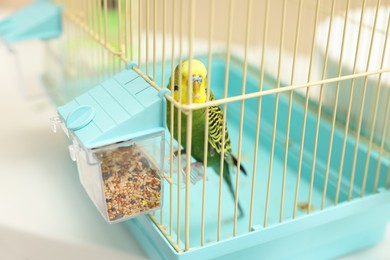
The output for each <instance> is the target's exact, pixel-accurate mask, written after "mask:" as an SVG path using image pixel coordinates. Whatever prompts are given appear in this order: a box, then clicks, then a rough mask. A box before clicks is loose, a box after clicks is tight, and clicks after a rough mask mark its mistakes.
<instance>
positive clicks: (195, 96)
mask: <svg viewBox="0 0 390 260" xmlns="http://www.w3.org/2000/svg"><path fill="white" fill-rule="evenodd" d="M191 66H192V68H191V75H190V72H189V61H184V62H183V63H181V75H180V74H179V73H180V67H179V65H178V66H177V67H176V69H175V81H174V84H175V85H174V98H175V100H176V101H179V92H181V103H182V104H185V103H187V97H188V91H192V103H204V102H206V86H207V82H206V80H207V69H206V67H205V65H204V64H203V63H202V62H201V61H199V60H192V63H191ZM180 77H181V85H180V84H179V83H180V82H179V79H180ZM189 80H191V81H192V89H191V90H189V87H190V86H189V85H188V81H189ZM180 87H181V91H179V88H180Z"/></svg>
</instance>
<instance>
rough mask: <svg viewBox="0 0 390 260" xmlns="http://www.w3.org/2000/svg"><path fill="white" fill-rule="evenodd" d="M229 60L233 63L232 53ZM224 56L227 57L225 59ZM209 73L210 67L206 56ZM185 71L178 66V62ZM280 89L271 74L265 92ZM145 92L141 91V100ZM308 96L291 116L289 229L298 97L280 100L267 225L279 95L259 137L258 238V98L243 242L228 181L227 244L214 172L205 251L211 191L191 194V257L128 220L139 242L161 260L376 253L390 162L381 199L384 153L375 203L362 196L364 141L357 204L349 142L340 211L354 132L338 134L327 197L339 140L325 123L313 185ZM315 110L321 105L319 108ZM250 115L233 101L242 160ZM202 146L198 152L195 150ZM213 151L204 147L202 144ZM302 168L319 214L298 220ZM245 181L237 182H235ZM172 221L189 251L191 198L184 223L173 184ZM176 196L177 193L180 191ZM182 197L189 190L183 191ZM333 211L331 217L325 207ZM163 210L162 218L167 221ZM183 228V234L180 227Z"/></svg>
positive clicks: (254, 86) (249, 107)
mask: <svg viewBox="0 0 390 260" xmlns="http://www.w3.org/2000/svg"><path fill="white" fill-rule="evenodd" d="M223 56H224V55H223ZM220 57H221V56H220ZM220 57H217V55H216V57H213V60H212V64H211V68H212V77H211V84H210V85H211V89H212V91H213V93H214V95H215V96H216V97H217V98H221V97H223V95H224V83H225V71H226V61H225V60H224V59H223V58H220ZM200 59H201V60H202V61H203V62H204V63H205V65H206V67H207V59H202V58H200ZM166 64H168V65H167V66H165V69H166V70H165V73H166V74H165V82H163V83H162V82H159V80H160V79H161V78H162V77H161V74H159V73H161V71H162V69H161V66H157V68H156V71H157V77H156V79H157V82H156V83H157V84H158V85H160V86H161V85H163V86H166V85H167V83H168V81H169V77H170V74H171V68H170V67H169V64H171V63H170V62H169V61H167V62H166ZM175 64H177V62H175ZM242 68H243V67H242V63H240V61H237V60H232V62H231V64H230V69H229V82H228V83H229V84H228V96H229V97H232V96H237V95H241V85H242V82H243V77H242V74H243V69H242ZM276 84H277V81H276V80H275V79H273V78H271V77H269V76H267V75H265V78H264V86H263V87H264V89H270V88H272V87H274V86H275V85H276ZM258 89H259V74H258V73H248V74H247V79H246V93H254V92H256V91H258ZM141 93H143V92H139V94H141ZM298 95H299V93H298V92H296V91H294V97H295V98H294V99H293V103H292V111H291V125H290V133H289V134H290V135H289V153H288V160H287V168H286V178H285V190H284V204H283V223H280V210H281V199H282V182H283V170H284V159H285V141H286V128H287V117H288V114H287V113H288V102H289V93H286V94H279V96H278V102H279V103H278V112H277V116H278V119H277V124H276V138H275V147H274V157H273V170H272V176H271V182H270V193H269V205H268V216H267V227H266V228H263V226H262V225H263V224H264V215H265V214H264V209H265V202H266V194H267V189H268V187H267V185H268V176H269V167H270V151H271V145H272V134H273V125H274V118H275V112H274V107H275V102H276V95H266V96H263V97H262V99H261V100H262V112H261V125H260V133H259V146H258V151H257V152H258V156H257V158H255V160H257V162H258V164H257V168H256V172H255V174H256V183H255V189H256V194H255V197H254V199H255V200H254V201H255V205H254V212H253V219H252V226H251V228H252V229H253V231H251V232H248V223H249V212H250V200H251V188H250V187H251V181H252V177H253V176H252V174H253V160H254V158H253V154H254V145H255V144H254V140H255V137H256V124H257V122H256V121H257V111H258V110H257V109H258V98H251V99H248V100H246V101H245V102H244V105H245V113H244V117H243V118H242V119H243V132H242V158H241V163H242V164H243V165H244V166H245V168H246V170H247V172H248V175H249V176H243V175H241V176H240V186H239V198H240V203H241V204H242V207H243V209H244V212H245V214H244V216H243V217H241V218H240V219H238V221H237V224H236V231H237V236H236V237H234V238H233V237H232V230H233V225H234V223H233V209H234V200H233V199H232V198H231V196H230V195H229V191H228V189H227V187H226V183H225V182H224V183H223V187H222V194H223V197H222V201H223V202H222V207H221V216H222V217H221V218H222V220H221V222H222V223H221V229H220V234H221V241H219V242H217V241H216V239H217V232H218V230H217V227H218V226H217V217H216V216H217V214H218V198H219V188H218V185H219V175H218V174H215V173H214V171H213V170H212V169H211V168H208V169H207V179H208V180H207V185H205V189H206V201H205V207H204V210H205V218H204V225H205V232H204V234H203V235H204V241H205V243H206V245H205V246H203V247H202V246H201V236H202V234H201V228H200V227H201V224H202V219H201V216H202V214H201V212H202V205H201V204H202V203H201V202H200V200H199V194H202V192H203V185H202V183H201V182H200V183H197V184H195V185H193V186H191V188H190V191H189V219H190V223H189V247H190V248H191V250H189V251H188V252H180V253H177V252H176V251H175V250H174V249H173V248H172V246H171V245H170V243H169V242H168V241H167V239H166V238H165V237H164V235H163V234H162V233H161V231H160V230H159V229H158V228H157V227H156V225H154V223H153V222H152V221H151V220H150V219H149V218H147V217H140V218H137V219H134V220H132V221H128V222H126V224H128V226H129V227H130V228H131V231H132V232H133V233H134V234H135V236H136V237H137V239H138V240H139V242H140V244H141V245H142V246H143V247H144V248H145V250H146V252H147V253H148V254H149V256H150V258H151V259H186V260H188V259H238V258H242V259H334V258H336V257H338V256H341V255H343V254H346V253H350V252H353V251H355V250H359V249H362V248H364V247H367V246H371V245H373V244H375V243H377V242H378V241H380V240H381V239H382V236H383V231H384V229H385V226H386V223H387V222H388V221H389V220H390V191H389V190H385V189H384V187H385V186H386V177H387V175H388V172H389V167H390V166H389V164H390V162H389V158H388V156H383V157H382V158H381V162H380V165H379V167H380V168H379V179H378V187H380V189H379V191H378V192H374V189H373V187H374V181H375V174H376V170H377V168H376V166H377V164H378V154H377V153H376V152H375V151H374V149H372V150H371V153H370V154H369V174H368V176H367V186H366V193H365V197H363V198H361V197H360V191H361V189H362V180H363V174H364V168H365V163H366V156H367V145H366V144H365V143H364V142H360V143H359V145H358V155H357V162H356V172H355V181H354V183H353V184H352V185H353V186H352V189H353V192H352V200H351V201H348V191H349V188H350V179H351V167H352V162H353V155H354V145H355V141H356V140H355V138H354V136H353V135H348V136H347V148H346V154H345V158H344V160H345V163H344V166H343V169H344V171H343V174H342V175H341V188H340V197H339V204H338V205H337V206H334V201H335V196H336V195H335V194H336V186H337V181H338V177H339V176H338V169H339V167H340V155H341V145H342V142H343V138H344V131H343V130H344V129H342V128H339V127H336V129H335V131H334V133H333V148H332V149H333V150H332V157H331V160H330V172H329V180H328V186H327V192H326V193H325V195H324V193H323V191H324V183H325V169H326V164H327V159H328V158H327V157H328V149H329V140H330V137H331V124H330V122H329V121H328V120H326V118H324V117H323V118H321V122H320V125H319V135H318V136H319V140H318V148H317V151H316V152H317V153H316V165H315V172H314V177H313V183H311V173H312V162H313V153H314V141H315V134H316V132H315V131H316V127H315V126H316V122H317V110H315V109H313V108H315V106H314V105H313V104H310V106H309V110H308V111H307V121H306V123H307V124H306V129H305V131H306V135H305V140H304V141H305V142H304V147H303V149H304V151H303V158H302V161H299V152H300V145H301V141H302V140H301V138H302V123H303V120H304V111H305V104H304V100H303V102H302V99H299V96H298ZM312 105H313V106H312ZM240 109H241V102H240V101H237V102H232V103H229V104H228V105H227V124H228V129H229V135H230V140H231V144H232V152H233V154H237V150H238V144H237V143H238V142H237V140H238V137H239V135H240V127H239V125H240V120H241V118H240ZM193 145H198V144H193ZM202 147H203V146H202ZM300 162H301V163H302V167H301V172H300V173H301V175H300V187H299V192H298V202H299V203H300V202H307V201H308V196H309V192H310V191H311V192H312V200H311V204H312V206H313V208H312V210H313V212H312V213H311V214H307V210H304V209H298V210H297V216H296V218H293V203H294V198H295V195H296V183H297V173H298V165H299V163H300ZM233 176H235V177H236V175H233ZM165 188H166V190H165V193H164V194H165V197H164V201H165V203H167V204H165V206H164V218H163V219H164V222H163V223H162V225H163V226H166V227H167V229H166V230H169V229H170V227H169V225H170V223H169V222H170V218H171V217H172V223H173V226H172V234H171V239H172V240H173V241H175V242H176V241H177V240H178V235H177V233H178V232H180V238H179V244H180V245H181V247H182V248H183V247H184V243H185V237H186V234H185V221H184V217H183V215H184V210H185V200H184V199H183V200H181V201H180V208H181V211H180V213H181V214H180V215H181V221H180V222H179V221H178V215H179V214H178V210H177V204H176V202H177V201H178V192H173V194H172V200H173V202H174V203H173V207H172V212H171V210H170V206H169V203H168V202H169V200H170V196H169V194H170V191H169V185H166V186H165ZM174 188H177V186H176V184H175V183H174ZM182 191H183V192H181V193H180V194H181V196H182V198H183V197H184V195H185V189H183V190H182ZM323 196H324V197H323ZM323 198H324V199H325V200H324V206H325V208H324V209H321V204H322V199H323ZM160 217H161V215H160V213H159V212H157V213H156V219H158V220H159V219H160ZM179 227H180V229H179Z"/></svg>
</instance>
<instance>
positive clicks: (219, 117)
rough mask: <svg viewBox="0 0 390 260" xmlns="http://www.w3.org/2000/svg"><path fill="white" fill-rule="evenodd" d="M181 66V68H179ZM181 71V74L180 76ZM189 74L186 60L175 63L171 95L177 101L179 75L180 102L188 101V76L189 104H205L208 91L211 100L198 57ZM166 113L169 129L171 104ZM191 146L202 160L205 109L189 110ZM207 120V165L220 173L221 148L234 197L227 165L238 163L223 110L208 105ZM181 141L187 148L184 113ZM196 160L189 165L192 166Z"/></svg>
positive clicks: (240, 214)
mask: <svg viewBox="0 0 390 260" xmlns="http://www.w3.org/2000/svg"><path fill="white" fill-rule="evenodd" d="M179 66H181V70H179ZM180 72H181V75H180ZM191 74H192V75H189V62H188V61H184V62H182V64H181V65H180V64H179V65H177V67H176V69H175V72H174V81H173V84H174V86H173V88H172V86H171V83H172V81H171V79H170V80H169V83H168V89H170V90H172V89H173V91H174V93H173V96H174V99H175V100H176V101H179V93H180V92H179V87H180V85H179V79H180V77H181V99H180V102H181V103H182V104H186V103H187V95H188V91H190V90H189V87H188V78H189V77H190V78H191V80H192V103H205V102H206V100H207V91H210V96H209V100H214V99H215V98H214V95H213V93H212V92H211V90H207V69H206V67H205V65H204V64H203V63H202V62H201V61H198V60H192V73H191ZM167 110H168V113H167V121H168V122H167V125H168V128H169V130H171V129H170V126H171V124H170V121H171V116H170V113H171V111H170V110H171V109H170V103H169V102H168V108H167ZM192 113H193V114H192V145H191V155H192V156H193V157H194V158H195V159H196V160H197V162H198V164H199V162H201V163H203V160H204V139H205V136H204V131H205V117H206V109H205V108H204V109H197V110H193V112H192ZM207 116H208V119H209V121H208V122H209V123H208V125H209V128H208V132H209V135H208V157H207V166H208V167H211V168H213V169H214V171H215V172H216V173H217V174H219V173H220V165H221V163H220V160H221V151H222V149H224V166H223V178H224V180H225V181H226V183H227V186H228V188H229V191H230V193H231V195H232V196H233V199H235V191H234V188H233V184H232V179H231V175H230V169H229V168H230V167H229V166H233V165H235V166H237V159H236V158H235V157H234V156H233V155H232V151H231V150H232V149H231V143H230V138H229V134H228V130H227V127H226V124H225V125H223V112H222V110H221V108H220V107H219V106H211V107H210V108H209V112H208V115H207ZM177 120H178V118H177V108H176V107H175V109H174V123H175V127H174V133H173V135H174V138H175V139H176V140H177V137H178V132H177V131H178V130H177ZM181 126H182V127H181V144H182V146H183V147H184V150H183V152H185V148H186V136H187V135H186V133H187V129H186V126H187V116H186V115H185V114H182V123H181ZM223 127H225V144H224V147H222V134H223V133H222V131H223ZM195 164H196V163H193V164H192V165H191V167H192V166H194V165H195ZM240 170H241V171H242V172H243V173H244V174H245V175H246V170H245V168H244V167H243V166H242V165H240ZM238 210H239V216H243V209H242V207H241V205H240V203H239V202H238Z"/></svg>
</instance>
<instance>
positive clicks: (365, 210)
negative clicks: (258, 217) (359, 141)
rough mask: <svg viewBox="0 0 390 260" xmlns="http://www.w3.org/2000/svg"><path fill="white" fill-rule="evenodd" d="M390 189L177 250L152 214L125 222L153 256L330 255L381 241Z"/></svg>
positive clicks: (297, 256)
mask: <svg viewBox="0 0 390 260" xmlns="http://www.w3.org/2000/svg"><path fill="white" fill-rule="evenodd" d="M389 202H390V191H388V190H382V191H381V192H379V193H377V194H374V195H370V196H367V197H365V198H360V199H356V200H353V201H350V202H345V203H342V204H339V205H338V206H337V207H333V208H329V209H325V210H323V211H320V212H316V213H313V214H310V215H307V216H303V217H300V218H298V219H294V220H290V221H286V222H284V223H282V224H278V225H274V226H270V227H267V228H265V229H259V230H256V231H253V232H250V233H248V234H245V235H242V236H237V237H235V238H230V239H227V240H224V241H220V242H218V243H213V244H209V245H206V246H204V247H201V248H195V249H192V250H189V251H187V252H182V253H177V252H176V251H175V250H174V249H173V248H172V246H171V245H170V244H169V242H168V241H167V240H166V238H165V237H164V236H163V235H162V233H161V232H160V231H159V230H158V228H157V227H156V226H155V225H154V224H153V223H152V221H151V220H150V219H149V217H148V216H144V217H140V218H137V219H133V220H131V221H127V222H126V224H127V226H128V228H129V229H130V230H131V232H132V233H133V234H134V235H135V237H136V238H137V239H138V241H139V243H140V245H141V246H142V247H143V248H144V249H145V252H146V253H147V254H148V255H149V257H151V259H180V260H183V259H185V260H188V259H210V258H216V259H218V258H220V259H222V258H223V259H237V258H238V257H240V258H244V259H330V258H335V257H339V256H342V255H346V254H349V253H352V252H355V251H358V250H362V249H364V248H367V247H370V246H372V245H375V244H377V243H378V242H380V241H381V240H382V239H383V235H384V231H385V226H386V223H387V222H388V221H389V219H390V207H389Z"/></svg>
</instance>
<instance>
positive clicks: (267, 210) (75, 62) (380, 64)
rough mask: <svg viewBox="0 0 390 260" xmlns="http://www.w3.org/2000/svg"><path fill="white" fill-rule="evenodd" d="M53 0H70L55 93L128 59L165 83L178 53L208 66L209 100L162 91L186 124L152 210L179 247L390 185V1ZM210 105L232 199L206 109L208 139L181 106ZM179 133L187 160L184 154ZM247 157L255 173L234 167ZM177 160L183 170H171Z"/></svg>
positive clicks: (78, 87)
mask: <svg viewBox="0 0 390 260" xmlns="http://www.w3.org/2000/svg"><path fill="white" fill-rule="evenodd" d="M55 2H57V3H59V4H61V5H63V7H64V9H63V12H64V18H63V19H64V35H63V38H62V39H61V41H58V42H55V43H49V47H48V48H49V49H51V50H55V51H51V52H50V53H53V52H56V53H57V55H59V57H61V62H59V63H58V64H57V66H58V67H60V69H57V70H60V71H62V73H63V75H64V76H63V78H64V80H63V81H64V82H63V83H62V87H61V88H59V90H58V95H57V96H56V101H57V102H58V103H65V102H66V101H69V100H70V99H72V98H73V97H75V96H77V95H78V94H80V93H82V92H83V91H85V90H86V88H88V87H91V86H93V85H94V84H95V83H97V82H99V81H101V80H103V79H104V78H107V77H110V76H112V75H114V74H115V73H116V72H119V71H120V70H122V69H124V68H125V67H126V65H127V64H128V63H129V62H130V61H135V62H136V63H137V66H135V67H133V69H134V70H135V71H136V72H137V73H138V74H139V75H140V76H141V77H143V78H144V79H145V80H146V81H147V82H148V83H149V84H150V85H152V86H153V87H155V88H156V89H158V90H160V89H162V88H166V87H167V86H168V83H169V80H170V78H171V77H172V75H173V70H174V68H175V67H176V65H177V64H180V63H181V62H183V61H184V60H190V63H189V64H190V65H189V71H190V73H189V74H190V75H191V70H192V69H193V68H192V62H191V60H192V59H194V58H196V59H200V60H202V61H203V62H204V63H205V65H206V67H207V70H208V75H207V79H208V80H207V88H208V89H211V90H212V91H213V92H214V95H215V97H216V99H215V100H210V96H209V94H208V95H207V96H208V97H207V99H208V100H207V102H205V103H200V104H199V103H193V102H192V98H191V91H189V95H190V96H189V98H188V102H187V103H185V104H182V103H181V102H180V100H179V101H176V100H174V98H173V95H167V96H166V98H167V100H168V101H169V102H170V104H171V105H170V106H168V109H170V110H171V111H174V110H173V108H174V107H176V108H177V111H178V118H179V119H178V121H177V122H173V120H171V121H172V124H171V126H170V127H171V129H174V128H178V132H181V129H182V128H186V130H187V132H186V136H181V135H179V137H178V139H179V140H177V142H175V140H174V138H173V134H172V133H171V134H169V135H168V136H169V138H168V139H170V140H169V143H170V144H169V148H170V149H169V154H168V155H167V159H168V161H169V162H168V164H169V166H170V167H169V168H168V170H167V171H166V173H165V174H164V175H165V176H164V177H165V181H166V183H167V185H165V186H166V190H165V196H164V203H163V205H164V206H163V208H162V209H161V210H160V211H159V212H157V213H154V214H150V215H149V216H150V219H151V220H152V221H153V222H154V223H155V225H156V226H157V227H158V229H159V230H160V232H161V233H162V234H163V235H164V236H165V237H166V239H167V240H168V241H169V242H170V244H171V245H172V247H173V248H174V249H175V250H176V251H177V252H183V251H188V250H191V249H193V248H197V247H202V246H204V245H207V244H209V243H215V242H218V241H221V240H224V239H227V238H230V237H235V236H238V235H242V234H246V233H248V232H252V231H253V230H257V229H259V228H267V227H269V226H274V225H278V224H280V223H283V222H285V221H291V220H294V219H296V218H299V217H301V216H304V215H306V214H311V213H312V212H315V211H319V210H323V209H326V208H329V207H334V206H337V205H339V204H342V203H348V201H350V200H352V199H359V198H360V197H363V196H366V195H369V194H373V193H375V192H377V191H378V189H380V188H389V186H390V168H389V159H390V153H389V145H390V143H389V140H390V131H389V127H388V124H389V122H388V121H389V113H390V74H389V72H390V47H389V43H388V38H389V25H390V20H389V13H390V4H389V2H388V1H381V0H362V1H360V0H359V1H351V0H342V1H341V0H340V1H336V0H329V1H328V0H327V1H325V0H323V1H320V0H318V1H314V0H289V1H287V0H283V1H282V0H281V1H269V0H246V1H236V0H228V1H225V0H209V1H207V0H197V1H195V0H182V1H180V0H115V1H114V0H84V1H76V0H58V1H55ZM48 66H49V71H50V70H54V67H55V66H54V65H53V64H50V63H48ZM53 75H57V74H53ZM48 77H50V76H48ZM53 77H55V76H53ZM172 78H173V77H172ZM49 81H50V80H49ZM180 84H182V82H180ZM188 84H189V85H190V86H189V87H190V88H191V84H192V83H191V81H190V82H188ZM52 85H53V86H52V87H55V86H56V85H59V83H57V84H52ZM60 85H61V84H60ZM172 90H173V89H172ZM179 91H181V87H179ZM51 93H52V92H51ZM179 96H180V95H179ZM211 106H220V107H221V108H222V110H223V122H224V123H226V124H227V126H228V129H229V133H230V140H231V143H232V153H233V154H234V155H235V156H236V157H237V164H238V166H237V167H235V170H234V171H235V172H236V174H232V175H231V178H232V180H233V183H234V187H235V188H234V189H235V198H234V199H232V197H231V196H230V195H227V194H228V190H227V187H226V183H224V181H223V178H222V171H223V170H222V169H221V172H218V173H213V172H212V170H211V169H210V168H207V154H208V152H209V150H208V145H207V144H208V131H209V129H208V123H207V122H208V118H207V117H206V118H205V121H206V124H205V125H206V129H205V142H204V143H203V144H200V143H192V140H191V137H192V132H193V131H194V130H195V131H196V127H197V126H196V125H193V124H192V121H191V120H187V124H186V125H182V124H181V118H182V117H187V119H191V118H192V116H193V112H194V111H195V110H198V109H209V108H210V107H211ZM171 114H172V119H173V113H171ZM206 114H207V113H206ZM222 131H223V134H222V136H223V138H222V147H223V146H224V143H225V142H226V140H225V138H224V137H225V134H224V131H225V129H223V130H222ZM172 132H173V131H172ZM182 138H183V140H185V141H186V151H185V152H186V155H187V156H186V157H185V160H184V161H182V157H183V155H182V154H181V153H180V152H179V153H177V150H178V149H179V148H180V146H178V145H177V143H179V144H180V143H181V141H182V140H180V139H182ZM191 146H202V148H204V153H205V157H204V159H205V160H204V162H203V165H204V172H203V180H202V181H201V182H199V183H198V184H195V185H191V183H190V177H191V176H190V168H191V167H190V166H191V156H189V155H190V154H191ZM175 152H176V153H177V156H176V153H175ZM221 158H224V156H223V155H222V156H221ZM221 160H223V159H221ZM222 163H223V162H221V164H222ZM239 165H244V166H245V167H246V169H247V171H248V176H243V175H242V174H240V173H239V170H237V169H239ZM183 168H184V169H186V174H185V175H182V176H180V175H178V176H174V175H175V172H180V170H181V169H183ZM175 178H176V179H175ZM180 178H184V180H180ZM183 185H184V187H185V188H184V189H183V187H181V186H183ZM238 201H240V202H241V203H242V205H243V208H244V212H245V214H244V216H243V217H239V216H238Z"/></svg>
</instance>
